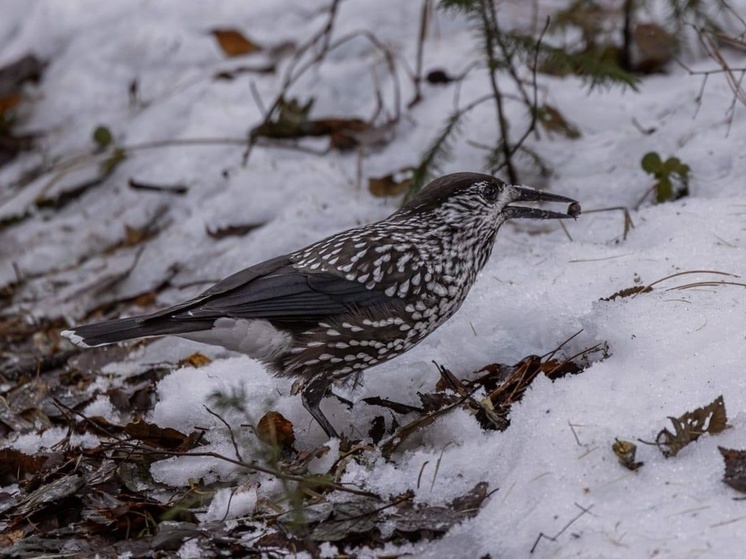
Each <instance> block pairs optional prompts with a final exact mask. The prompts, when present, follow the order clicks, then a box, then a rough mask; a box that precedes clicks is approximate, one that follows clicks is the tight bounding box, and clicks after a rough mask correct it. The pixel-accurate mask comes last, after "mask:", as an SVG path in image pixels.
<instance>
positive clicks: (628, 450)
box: [611, 439, 643, 472]
mask: <svg viewBox="0 0 746 559" xmlns="http://www.w3.org/2000/svg"><path fill="white" fill-rule="evenodd" d="M611 450H613V451H614V454H616V457H617V459H618V460H619V463H620V464H621V465H622V466H624V467H625V468H627V469H628V470H631V471H633V472H634V471H636V470H638V469H639V468H640V466H642V465H643V462H636V461H635V456H636V454H637V445H636V444H634V443H631V442H629V441H620V440H619V439H616V440H615V441H614V444H613V445H611Z"/></svg>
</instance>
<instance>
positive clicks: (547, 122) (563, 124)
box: [536, 105, 580, 140]
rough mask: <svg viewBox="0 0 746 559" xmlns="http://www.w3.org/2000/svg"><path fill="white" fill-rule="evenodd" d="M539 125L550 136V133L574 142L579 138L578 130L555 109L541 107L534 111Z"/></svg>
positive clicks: (549, 106) (548, 106)
mask: <svg viewBox="0 0 746 559" xmlns="http://www.w3.org/2000/svg"><path fill="white" fill-rule="evenodd" d="M536 116H537V118H538V120H539V124H541V125H542V126H543V127H544V130H546V131H547V132H548V133H549V134H550V135H551V133H552V132H556V133H558V134H562V135H563V136H564V137H565V138H569V139H571V140H575V139H577V138H580V130H578V128H577V127H576V126H575V125H574V124H572V123H570V122H569V121H568V120H567V119H566V118H565V117H564V115H563V114H562V113H561V112H559V110H558V109H557V108H556V107H553V106H551V105H542V106H541V107H538V108H537V110H536Z"/></svg>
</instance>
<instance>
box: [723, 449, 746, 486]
mask: <svg viewBox="0 0 746 559" xmlns="http://www.w3.org/2000/svg"><path fill="white" fill-rule="evenodd" d="M718 450H719V451H720V454H722V455H723V460H725V474H724V475H723V482H724V483H726V484H727V485H730V486H731V487H732V488H733V489H735V490H736V491H740V492H741V493H746V450H733V449H729V448H723V447H722V446H719V447H718Z"/></svg>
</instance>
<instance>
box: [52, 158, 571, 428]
mask: <svg viewBox="0 0 746 559" xmlns="http://www.w3.org/2000/svg"><path fill="white" fill-rule="evenodd" d="M532 201H547V202H563V203H568V204H570V205H569V207H568V209H567V213H559V212H552V211H546V210H540V209H536V208H527V207H521V206H514V205H513V203H514V202H532ZM579 214H580V205H579V204H578V203H577V202H575V201H574V200H571V199H569V198H565V197H564V196H558V195H556V194H549V193H546V192H541V191H537V190H532V189H528V188H524V187H520V186H513V185H509V184H506V183H504V182H503V181H501V180H499V179H496V178H494V177H492V176H489V175H483V174H477V173H455V174H451V175H446V176H444V177H441V178H439V179H437V180H434V181H433V182H431V183H430V184H429V185H427V186H426V187H425V188H424V189H422V191H420V193H419V194H417V196H415V197H414V198H413V199H412V200H411V201H410V202H408V203H407V204H405V205H404V206H402V207H401V208H400V209H399V210H398V211H396V212H395V213H394V214H392V215H391V216H390V217H388V218H387V219H384V220H383V221H379V222H377V223H372V224H370V225H363V226H360V227H355V228H353V229H348V230H347V231H343V232H341V233H337V234H336V235H332V236H331V237H327V238H326V239H323V240H321V241H318V242H316V243H314V244H312V245H310V246H308V247H306V248H302V249H300V250H297V251H295V252H293V253H290V254H286V255H283V256H278V257H276V258H273V259H271V260H267V261H266V262H262V263H261V264H257V265H255V266H252V267H250V268H246V269H245V270H242V271H240V272H238V273H236V274H233V275H232V276H230V277H228V278H226V279H224V280H223V281H221V282H219V283H217V284H215V285H214V286H213V287H211V288H209V289H208V290H207V291H205V292H203V293H202V294H201V295H199V296H197V297H195V298H194V299H190V300H189V301H186V302H184V303H181V304H179V305H175V306H173V307H170V308H167V309H165V310H162V311H158V312H156V313H153V314H149V315H144V316H135V317H131V318H121V319H118V320H112V321H108V322H100V323H97V324H89V325H87V326H78V327H75V328H72V329H71V330H66V331H65V332H63V335H64V336H65V337H67V338H69V339H70V340H71V341H72V342H73V343H75V344H77V345H79V346H83V347H93V346H100V345H105V344H110V343H115V342H121V341H124V340H131V339H134V338H142V337H148V336H166V335H174V336H180V337H182V338H187V339H190V340H196V341H199V342H205V343H209V344H215V345H220V346H223V347H226V348H228V349H231V350H234V351H239V352H242V353H245V354H248V355H249V356H251V357H253V358H255V359H258V360H259V361H261V362H263V363H265V364H266V365H267V366H268V367H269V368H270V369H271V370H272V371H274V372H275V373H277V374H279V375H285V376H295V377H302V378H303V379H304V387H303V391H302V398H303V405H304V406H305V407H306V409H307V410H308V411H309V412H310V413H311V415H312V416H313V417H314V418H315V419H316V421H317V422H318V423H319V425H321V427H322V428H323V429H324V431H325V432H326V433H327V435H329V436H330V437H336V436H338V435H337V432H336V430H335V429H334V427H333V426H332V425H331V423H330V422H329V420H328V419H327V418H326V416H324V414H323V413H322V412H321V409H320V408H319V404H320V402H321V400H322V398H323V397H324V396H325V394H326V393H327V391H328V390H329V387H330V386H331V385H332V383H335V382H337V381H341V380H343V379H346V378H349V377H350V376H351V375H355V374H356V373H360V372H362V371H363V370H365V369H367V368H369V367H372V366H374V365H376V364H378V363H381V362H383V361H388V360H389V359H392V358H394V357H396V356H398V355H401V354H402V353H404V352H405V351H407V350H409V349H411V348H412V347H414V346H415V345H417V344H418V343H419V342H421V341H422V340H423V339H424V338H425V337H426V336H428V335H429V334H430V333H432V332H433V331H435V329H436V328H438V327H439V326H440V325H441V324H443V323H444V322H445V321H446V320H448V318H450V317H451V316H452V315H453V313H455V312H456V310H458V308H459V307H460V306H461V303H463V302H464V299H465V298H466V295H467V293H469V290H470V289H471V287H472V285H474V281H475V280H476V278H477V275H478V274H479V272H480V270H482V268H483V267H484V265H485V263H486V262H487V260H488V258H489V257H490V254H491V253H492V248H493V246H494V242H495V236H496V234H497V232H498V230H499V229H500V226H501V225H502V224H503V223H505V221H507V220H508V219H514V218H530V219H564V218H574V217H577V216H578V215H579Z"/></svg>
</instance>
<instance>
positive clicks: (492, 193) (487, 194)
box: [482, 184, 499, 202]
mask: <svg viewBox="0 0 746 559" xmlns="http://www.w3.org/2000/svg"><path fill="white" fill-rule="evenodd" d="M498 194H499V191H498V190H497V185H495V184H487V185H485V187H484V188H483V189H482V196H484V199H485V200H487V201H488V202H494V201H495V200H497V195H498Z"/></svg>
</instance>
